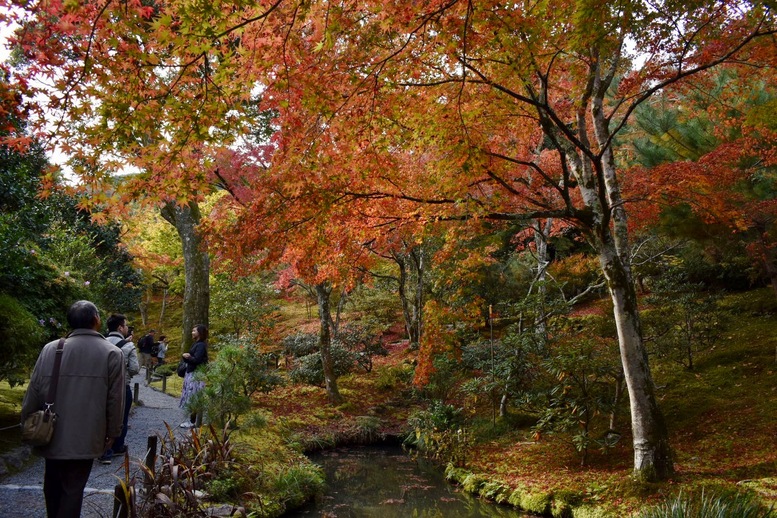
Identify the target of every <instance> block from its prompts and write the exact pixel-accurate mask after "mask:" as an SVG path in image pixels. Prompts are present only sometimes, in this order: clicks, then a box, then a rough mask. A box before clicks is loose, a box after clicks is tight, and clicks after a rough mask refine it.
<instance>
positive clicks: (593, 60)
mask: <svg viewBox="0 0 777 518" xmlns="http://www.w3.org/2000/svg"><path fill="white" fill-rule="evenodd" d="M16 4H17V2H13V1H10V2H9V1H8V0H5V1H4V2H3V7H8V6H9V5H12V6H13V5H16ZM18 7H19V8H22V9H25V8H27V9H29V11H28V12H27V13H23V14H21V15H19V14H18V12H19V11H13V10H11V11H8V12H9V13H12V14H5V15H4V16H6V17H7V16H11V17H12V18H15V19H18V21H20V23H21V27H22V28H21V30H20V32H19V33H18V39H17V41H18V42H19V43H20V44H21V45H22V48H23V50H24V55H25V57H26V58H27V60H28V61H27V68H26V69H25V71H24V73H26V74H27V76H28V77H38V78H48V79H49V80H50V81H51V84H50V85H47V89H46V90H45V91H44V92H43V93H45V94H46V95H47V98H48V99H49V100H50V102H49V104H48V106H42V107H41V109H42V110H43V109H45V110H48V111H49V113H54V114H57V117H55V118H54V120H55V126H54V128H55V130H56V134H57V136H58V138H59V139H61V142H62V144H63V146H64V147H65V149H66V151H68V152H71V153H81V154H84V155H85V156H87V157H90V159H89V160H86V161H85V163H86V164H88V165H90V166H99V167H92V168H91V169H90V170H86V169H82V170H77V172H81V173H83V177H82V178H83V180H84V182H85V185H87V186H91V188H89V192H90V195H91V196H90V198H89V199H88V200H85V201H84V203H85V204H86V205H88V206H100V205H101V204H102V203H105V202H106V201H108V200H107V199H106V197H107V194H105V191H103V190H101V189H99V188H98V185H99V183H100V182H101V181H102V180H104V178H105V176H106V175H108V174H110V172H111V169H112V168H115V167H119V166H121V167H124V165H125V164H126V163H131V164H133V165H135V166H137V167H139V168H140V170H142V171H144V174H142V175H139V177H138V178H137V179H136V180H135V181H134V182H133V183H132V184H131V191H133V192H134V193H140V192H143V193H145V194H146V195H152V196H156V197H158V198H159V199H165V200H170V199H174V200H178V201H179V203H181V204H185V203H188V201H189V200H190V199H191V194H192V193H193V192H195V191H196V189H197V186H198V185H201V184H202V183H204V182H208V181H210V180H212V178H210V177H209V174H207V173H205V171H212V169H210V168H209V167H208V164H209V159H210V157H212V156H213V155H214V154H215V151H213V149H214V148H213V146H216V147H217V146H221V145H224V144H225V143H233V142H235V140H236V139H238V138H239V137H240V136H241V135H242V134H245V133H246V132H247V131H248V130H247V127H248V125H250V123H251V121H250V118H252V117H253V116H254V115H255V113H254V112H253V111H252V110H251V109H249V108H250V107H251V106H253V105H254V104H255V103H256V102H257V101H260V102H261V104H262V105H264V106H265V107H266V108H268V109H272V110H274V112H275V114H276V115H277V117H276V118H275V119H274V122H273V124H274V129H276V130H277V131H276V132H275V134H274V135H273V140H272V143H271V144H272V146H271V147H272V156H271V167H268V168H267V169H262V168H260V170H262V176H261V177H252V176H251V174H252V173H250V174H246V173H245V171H239V174H237V175H236V176H233V177H231V178H229V180H228V183H229V184H231V188H232V189H233V190H235V191H237V189H238V188H241V189H244V190H246V191H247V192H248V197H246V198H243V201H242V205H241V208H240V209H239V211H240V212H241V213H240V215H239V216H238V218H237V221H236V223H237V225H238V226H241V225H242V226H243V228H244V229H248V230H250V229H254V230H255V231H254V232H242V233H240V234H239V240H238V241H237V242H236V243H235V244H234V246H233V248H234V249H235V251H245V252H248V253H249V254H250V253H253V252H256V251H261V250H263V247H264V246H266V245H268V237H267V236H275V237H276V239H277V237H278V236H279V235H281V234H279V233H278V229H279V228H282V229H283V230H284V231H288V230H289V229H292V228H300V227H302V226H303V223H304V227H305V228H307V229H309V230H308V231H306V232H301V233H300V234H298V236H299V239H300V241H299V244H302V245H303V246H299V247H294V248H296V251H294V250H292V247H285V248H284V249H283V251H282V252H281V251H278V253H272V252H261V253H266V254H268V256H273V254H274V257H276V258H277V259H280V258H282V257H285V259H286V260H288V259H289V258H291V257H293V258H294V259H295V260H296V261H299V265H308V266H310V265H316V266H317V267H318V268H310V267H308V268H298V271H304V272H307V273H308V274H310V273H311V272H315V273H314V274H313V277H315V278H317V279H319V280H322V279H327V278H335V279H340V278H342V277H339V276H335V277H328V276H327V275H325V273H326V272H334V271H335V270H339V266H341V265H343V264H347V263H353V262H354V258H357V257H359V254H360V253H361V252H359V251H358V245H359V244H360V243H365V242H370V241H371V240H373V239H377V240H378V242H379V243H381V244H382V243H385V242H386V236H387V235H389V234H390V233H391V232H390V231H395V230H397V229H398V228H404V229H405V231H408V232H409V233H410V234H412V233H413V232H412V229H413V228H419V227H421V226H423V225H424V224H426V223H428V222H433V221H439V220H448V221H452V222H455V221H458V222H461V223H465V224H466V223H467V222H469V224H473V225H474V224H475V222H476V221H477V220H478V219H492V220H497V221H499V220H501V221H504V220H526V219H533V218H543V217H548V218H551V217H552V218H554V219H557V220H559V221H561V220H563V221H566V222H569V223H570V224H572V225H574V226H576V227H578V228H579V229H580V230H581V232H582V233H583V234H584V235H585V237H586V238H587V240H588V241H589V242H590V243H591V245H592V246H593V248H594V249H595V250H596V252H597V254H598V256H599V260H600V265H601V269H602V271H603V273H604V276H605V278H606V280H607V285H608V288H609V291H610V294H611V298H612V300H613V304H614V317H615V321H616V324H617V328H618V338H619V344H620V353H621V360H622V363H623V368H624V374H625V378H626V383H627V386H628V389H629V396H630V403H631V412H632V430H633V435H634V470H635V473H636V474H637V475H639V476H640V477H643V478H647V479H654V478H664V477H666V476H668V475H669V474H671V473H672V470H673V468H672V460H671V452H670V448H669V442H668V437H667V432H666V429H665V427H664V425H663V418H662V416H661V412H660V410H659V408H658V405H657V402H656V397H655V395H654V389H653V384H652V379H651V374H650V369H649V366H648V361H647V356H646V354H645V348H644V344H643V343H642V336H641V325H640V320H639V313H638V310H637V303H636V293H635V290H634V283H633V280H632V277H631V268H630V263H629V257H628V253H629V226H628V218H627V207H626V205H625V201H626V200H625V199H624V197H623V193H622V191H621V187H620V181H621V180H620V175H619V170H618V168H617V167H616V152H617V151H618V150H617V148H616V147H615V142H616V141H615V137H616V135H617V134H618V133H619V131H620V130H621V129H622V128H623V127H624V126H625V125H626V123H627V121H628V119H629V116H630V115H631V114H632V113H633V111H634V109H635V108H636V107H637V106H639V105H640V104H641V103H642V102H644V101H645V100H646V99H648V98H650V96H651V95H653V94H654V93H655V92H658V91H660V90H662V89H665V88H667V87H669V86H671V85H673V84H674V83H677V82H680V81H682V80H683V79H685V78H688V77H691V76H693V75H694V74H697V73H699V72H702V71H704V70H707V69H709V68H711V67H713V66H715V65H717V64H720V63H723V62H726V61H727V60H731V59H734V58H737V59H743V60H744V59H758V58H759V55H758V54H756V53H755V52H752V51H751V50H750V49H751V48H755V47H757V45H758V40H759V38H761V37H762V36H766V35H771V34H773V33H774V20H773V17H772V13H771V11H770V10H769V9H768V8H766V7H765V6H764V5H763V4H762V3H760V2H755V3H750V2H739V1H729V0H726V1H716V2H712V1H709V2H708V1H701V0H700V1H697V2H693V3H691V4H688V3H685V2H659V3H657V4H655V5H654V4H651V3H645V2H641V1H622V2H610V3H606V4H601V3H600V2H593V1H590V0H554V1H548V2H536V3H535V2H518V3H512V4H510V5H503V4H502V3H500V2H492V1H476V2H458V1H455V0H449V1H442V0H434V1H430V2H425V3H424V4H423V5H420V4H415V3H404V2H395V3H394V2H382V1H358V2H357V1H353V2H344V3H339V4H332V3H330V2H315V1H314V2H294V1H283V0H277V1H265V2H251V3H240V2H223V3H209V2H197V3H191V2H179V1H171V2H166V3H164V4H162V3H145V2H138V1H129V2H123V3H115V4H114V3H111V2H108V3H105V4H83V5H82V4H79V3H76V2H70V3H64V4H63V3H60V2H58V1H43V2H39V3H36V4H34V6H33V5H28V4H26V3H23V2H18ZM630 42H636V44H637V45H638V48H639V52H640V54H641V55H640V56H637V55H636V54H635V53H634V52H630V51H629V50H628V44H629V43H630ZM637 57H639V58H640V64H639V65H637V64H636V62H635V59H636V58H637ZM209 146H210V147H209ZM192 148H196V151H197V153H196V155H197V156H194V154H193V153H191V152H190V151H191V149H192ZM180 164H185V166H184V167H180V166H179V165H180ZM173 165H174V166H175V167H173ZM289 213H291V214H293V216H291V217H290V216H289ZM276 220H278V221H279V223H278V224H279V225H280V227H279V226H277V224H276V223H274V222H275V221H276ZM257 222H260V223H259V225H257ZM257 226H266V228H262V229H258V228H256V227H257ZM310 229H313V230H310ZM270 244H271V243H270ZM313 245H316V246H313ZM272 248H273V247H272V246H271V247H270V249H272ZM275 248H276V249H279V248H280V247H275ZM313 251H315V253H313V254H311V256H310V257H304V255H306V254H307V253H311V252H313ZM303 252H304V253H303ZM351 252H352V253H353V255H351V256H350V257H351V258H350V259H349V260H347V261H332V257H344V256H345V255H346V254H347V253H351ZM292 264H294V263H292ZM340 271H341V270H340Z"/></svg>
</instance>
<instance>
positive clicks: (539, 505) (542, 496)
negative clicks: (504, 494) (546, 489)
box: [521, 493, 552, 515]
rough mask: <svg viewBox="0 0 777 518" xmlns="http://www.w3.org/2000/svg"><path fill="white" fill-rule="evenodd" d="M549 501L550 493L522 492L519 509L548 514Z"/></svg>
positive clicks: (550, 499) (550, 498)
mask: <svg viewBox="0 0 777 518" xmlns="http://www.w3.org/2000/svg"><path fill="white" fill-rule="evenodd" d="M551 501H552V497H551V495H550V493H524V494H523V496H522V497H521V509H523V510H524V511H529V512H530V513H537V514H543V515H544V514H549V513H550V503H551Z"/></svg>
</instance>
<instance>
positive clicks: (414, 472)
mask: <svg viewBox="0 0 777 518" xmlns="http://www.w3.org/2000/svg"><path fill="white" fill-rule="evenodd" d="M311 460H312V461H313V462H315V463H316V464H318V465H319V466H321V467H322V468H323V470H324V472H325V474H326V481H327V488H326V493H325V494H324V495H323V496H321V497H319V498H317V499H316V501H315V502H311V503H310V504H308V505H307V506H306V507H304V508H302V509H298V510H296V511H294V512H292V513H288V514H286V515H285V516H316V517H327V518H335V517H337V518H372V517H375V518H378V517H380V518H394V517H396V518H400V517H402V518H405V517H409V516H412V517H429V518H431V517H441V518H443V517H444V518H449V517H451V518H464V517H475V516H497V517H526V516H529V515H527V514H523V513H520V512H518V511H516V510H514V509H512V508H510V507H506V506H500V505H496V504H489V503H486V502H482V501H480V500H478V499H477V498H475V497H473V496H472V495H469V494H467V493H463V492H459V491H457V489H456V488H455V487H454V486H452V485H450V484H449V483H448V482H446V480H445V477H444V475H443V473H442V469H441V468H440V467H439V466H436V465H434V464H432V463H430V462H428V461H425V460H423V459H415V458H413V457H411V456H410V455H408V454H407V453H405V452H404V451H403V450H402V448H400V447H399V446H364V447H353V448H338V449H335V450H329V451H326V452H323V453H318V454H315V455H312V456H311Z"/></svg>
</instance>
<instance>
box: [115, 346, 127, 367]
mask: <svg viewBox="0 0 777 518" xmlns="http://www.w3.org/2000/svg"><path fill="white" fill-rule="evenodd" d="M127 342H129V340H127V339H126V338H125V339H123V340H119V341H118V342H116V344H115V345H116V347H118V348H119V350H120V351H121V348H122V347H124V344H126V343H127ZM121 355H122V356H124V351H121ZM128 369H129V356H127V357H125V358H124V372H125V373H126V372H127V370H128Z"/></svg>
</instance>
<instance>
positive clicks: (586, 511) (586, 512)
mask: <svg viewBox="0 0 777 518" xmlns="http://www.w3.org/2000/svg"><path fill="white" fill-rule="evenodd" d="M572 517H573V518H616V517H615V515H613V514H612V513H609V512H607V511H605V510H604V509H601V508H598V507H590V506H582V507H576V508H574V509H573V510H572Z"/></svg>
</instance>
